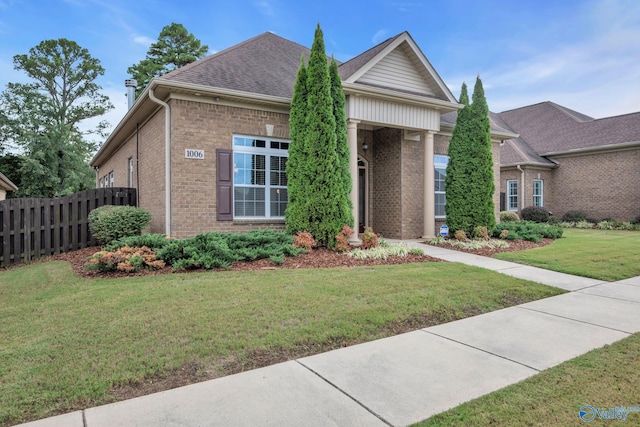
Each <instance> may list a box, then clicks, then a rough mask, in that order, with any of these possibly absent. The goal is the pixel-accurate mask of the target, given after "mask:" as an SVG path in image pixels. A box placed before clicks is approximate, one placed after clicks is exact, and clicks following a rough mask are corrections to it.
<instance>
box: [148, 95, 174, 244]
mask: <svg viewBox="0 0 640 427" xmlns="http://www.w3.org/2000/svg"><path fill="white" fill-rule="evenodd" d="M153 89H154V88H153V87H151V85H149V99H150V100H151V101H153V102H155V103H156V104H159V105H161V106H162V107H163V108H164V172H165V173H164V194H165V195H164V198H165V201H164V230H165V231H164V234H166V235H167V237H171V107H169V104H167V103H166V102H164V101H161V100H159V99H158V98H156V96H155V94H154V93H153Z"/></svg>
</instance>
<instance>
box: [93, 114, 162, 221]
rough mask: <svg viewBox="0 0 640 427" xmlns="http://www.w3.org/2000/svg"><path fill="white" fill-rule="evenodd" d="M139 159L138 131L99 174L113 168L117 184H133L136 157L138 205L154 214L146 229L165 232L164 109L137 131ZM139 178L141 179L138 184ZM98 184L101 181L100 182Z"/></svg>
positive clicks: (100, 176) (135, 172) (134, 184)
mask: <svg viewBox="0 0 640 427" xmlns="http://www.w3.org/2000/svg"><path fill="white" fill-rule="evenodd" d="M137 140H138V145H139V150H138V152H139V156H140V158H139V162H138V164H137V165H136V132H134V133H133V134H132V135H130V136H129V137H128V138H127V140H126V141H125V143H124V144H123V145H122V146H121V147H120V149H119V150H117V151H116V152H115V153H113V155H112V156H111V157H110V158H109V159H108V160H107V161H106V162H105V163H104V164H103V165H102V166H100V169H99V170H98V178H102V177H104V176H105V175H108V174H109V172H111V171H113V174H114V185H115V186H116V187H127V186H128V185H129V158H132V159H133V160H134V172H133V187H135V188H137V189H138V190H139V191H138V199H139V200H138V201H139V203H138V206H140V207H141V208H143V209H145V210H146V211H148V212H149V213H150V214H151V223H150V225H149V227H148V229H147V230H146V231H148V232H150V233H164V232H165V211H164V202H165V192H164V189H165V185H164V176H165V175H164V111H163V110H161V109H160V110H157V111H156V112H155V114H153V115H152V116H151V118H150V119H149V120H148V121H147V122H145V123H144V124H142V125H141V126H140V128H139V131H138V135H137ZM138 181H139V183H140V185H139V188H138ZM96 185H97V186H98V183H96Z"/></svg>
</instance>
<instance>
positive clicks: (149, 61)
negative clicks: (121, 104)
mask: <svg viewBox="0 0 640 427" xmlns="http://www.w3.org/2000/svg"><path fill="white" fill-rule="evenodd" d="M208 50H209V46H207V45H203V44H202V43H201V42H200V40H199V39H197V38H196V36H194V35H193V34H192V33H190V32H189V31H187V29H186V28H185V27H184V26H183V25H182V24H176V23H175V22H172V23H171V25H167V26H165V27H164V28H163V29H162V31H160V35H159V36H158V40H157V41H156V42H155V43H153V44H152V45H151V46H150V47H149V50H148V51H147V55H146V57H145V58H144V59H143V60H142V61H140V62H138V63H137V64H134V65H132V66H131V67H129V68H127V73H129V74H130V75H131V76H132V77H133V78H134V79H136V81H137V82H138V86H137V87H136V96H138V95H140V94H141V93H142V91H143V90H144V88H146V87H147V85H148V84H149V82H150V81H151V79H153V78H154V77H160V76H162V75H163V74H166V73H168V72H169V71H173V70H176V69H178V68H180V67H184V66H185V65H187V64H190V63H192V62H194V61H197V60H198V59H201V58H204V57H205V55H206V54H207V52H208Z"/></svg>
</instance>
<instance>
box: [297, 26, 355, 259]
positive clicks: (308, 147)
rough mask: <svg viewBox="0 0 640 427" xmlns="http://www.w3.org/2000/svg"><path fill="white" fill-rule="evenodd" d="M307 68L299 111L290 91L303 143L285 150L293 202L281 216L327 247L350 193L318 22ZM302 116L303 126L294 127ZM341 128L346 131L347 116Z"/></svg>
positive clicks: (340, 223) (341, 223)
mask: <svg viewBox="0 0 640 427" xmlns="http://www.w3.org/2000/svg"><path fill="white" fill-rule="evenodd" d="M306 73H307V83H306V86H305V90H306V94H307V103H306V106H305V107H304V108H305V109H306V110H305V111H304V112H303V113H302V112H300V111H298V108H299V107H300V108H302V105H301V104H300V103H299V99H298V97H299V96H300V94H294V99H295V105H292V110H293V111H292V112H291V116H292V118H291V123H292V125H293V127H294V129H293V133H292V139H298V140H299V141H300V140H301V141H303V142H302V145H298V146H297V147H294V148H293V152H291V150H290V154H289V161H288V163H287V173H290V174H291V175H288V183H289V186H290V187H293V189H294V194H293V196H292V201H293V205H292V206H290V207H289V206H288V207H287V212H286V215H285V218H286V223H287V229H288V230H289V231H290V232H296V231H308V232H310V233H311V234H312V235H313V237H314V238H315V240H316V242H318V244H320V245H327V246H329V247H332V246H333V245H334V244H335V236H336V235H337V234H338V232H339V231H340V230H341V229H342V227H343V226H344V225H345V224H347V222H346V221H347V220H349V218H345V212H347V211H349V207H348V205H346V207H345V203H346V200H348V198H349V192H348V190H346V189H345V185H344V181H343V179H342V178H340V172H339V171H340V170H341V168H340V166H339V164H340V161H339V159H338V142H337V141H338V135H337V132H338V131H337V128H336V116H335V114H334V108H335V107H334V99H333V97H332V81H331V74H330V72H329V64H328V61H327V56H326V53H325V45H324V39H323V35H322V30H321V29H320V25H318V26H317V28H316V31H315V36H314V41H313V45H312V47H311V53H310V56H309V65H308V67H307V69H306ZM298 78H300V72H299V74H298ZM294 107H295V108H294ZM302 116H304V127H303V128H302V129H299V128H297V126H298V124H299V123H300V121H299V120H300V118H301V117H302ZM344 129H345V133H346V119H345V125H344ZM292 143H294V144H295V141H292ZM301 147H302V148H301ZM292 155H293V157H294V158H293V159H292V158H291V156H292ZM292 180H294V181H296V180H299V182H291V181H292ZM300 197H303V199H302V200H301V199H300Z"/></svg>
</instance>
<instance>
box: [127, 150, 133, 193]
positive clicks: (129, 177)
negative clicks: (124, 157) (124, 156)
mask: <svg viewBox="0 0 640 427" xmlns="http://www.w3.org/2000/svg"><path fill="white" fill-rule="evenodd" d="M127 167H128V169H129V170H128V172H129V174H128V181H129V188H132V187H133V157H129V162H128V165H127Z"/></svg>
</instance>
